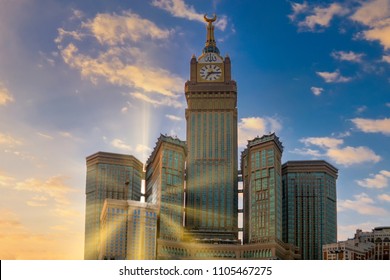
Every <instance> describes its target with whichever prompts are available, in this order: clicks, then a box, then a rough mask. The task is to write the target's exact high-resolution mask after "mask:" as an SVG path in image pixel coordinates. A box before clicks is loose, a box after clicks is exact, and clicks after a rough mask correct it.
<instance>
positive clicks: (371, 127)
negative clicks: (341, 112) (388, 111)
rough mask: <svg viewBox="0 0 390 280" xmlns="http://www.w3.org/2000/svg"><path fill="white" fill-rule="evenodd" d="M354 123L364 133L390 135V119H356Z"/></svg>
mask: <svg viewBox="0 0 390 280" xmlns="http://www.w3.org/2000/svg"><path fill="white" fill-rule="evenodd" d="M352 122H353V123H354V124H355V125H356V127H357V128H358V129H360V130H361V131H363V132H367V133H383V134H385V135H390V118H384V119H379V120H373V119H363V118H355V119H352Z"/></svg>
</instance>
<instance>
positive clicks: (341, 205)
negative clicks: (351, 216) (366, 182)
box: [337, 193, 389, 216]
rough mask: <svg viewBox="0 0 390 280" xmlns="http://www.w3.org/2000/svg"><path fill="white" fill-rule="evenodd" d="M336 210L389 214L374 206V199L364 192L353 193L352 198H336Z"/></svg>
mask: <svg viewBox="0 0 390 280" xmlns="http://www.w3.org/2000/svg"><path fill="white" fill-rule="evenodd" d="M337 207H338V211H339V212H342V211H346V210H352V211H355V212H358V213H359V214H361V215H370V216H386V215H389V213H388V211H387V210H385V209H383V208H380V207H376V206H375V201H374V200H373V199H372V198H370V197H369V196H368V195H367V194H366V193H361V194H358V195H354V200H351V199H346V200H338V202H337Z"/></svg>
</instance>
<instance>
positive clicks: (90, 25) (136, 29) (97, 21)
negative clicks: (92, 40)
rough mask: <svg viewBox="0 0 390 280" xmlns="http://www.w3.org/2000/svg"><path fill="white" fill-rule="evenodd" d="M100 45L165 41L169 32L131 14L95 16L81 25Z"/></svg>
mask: <svg viewBox="0 0 390 280" xmlns="http://www.w3.org/2000/svg"><path fill="white" fill-rule="evenodd" d="M82 27H85V28H87V29H89V30H90V31H91V32H92V34H93V35H94V36H95V37H96V39H97V40H98V41H99V42H100V43H101V44H108V45H111V46H113V45H119V44H120V45H123V44H125V43H127V42H129V41H132V42H138V41H140V40H143V39H146V38H150V39H167V38H168V37H169V36H170V34H171V31H170V30H167V29H162V28H159V27H158V26H157V25H156V24H155V23H153V22H152V21H150V20H148V19H144V18H141V17H140V16H139V15H137V14H134V13H131V12H123V14H122V15H116V14H97V15H96V17H95V18H94V19H92V20H89V21H87V22H85V23H83V25H82Z"/></svg>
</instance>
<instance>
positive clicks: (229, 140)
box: [186, 108, 237, 238]
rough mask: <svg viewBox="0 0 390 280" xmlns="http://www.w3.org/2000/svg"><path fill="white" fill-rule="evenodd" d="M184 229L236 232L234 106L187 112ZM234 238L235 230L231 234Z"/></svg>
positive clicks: (235, 123) (210, 235)
mask: <svg viewBox="0 0 390 280" xmlns="http://www.w3.org/2000/svg"><path fill="white" fill-rule="evenodd" d="M187 112H190V113H189V118H188V124H187V125H188V127H187V137H188V138H187V139H189V141H188V142H189V143H188V147H189V151H188V159H187V189H186V194H187V207H186V228H187V229H188V230H190V231H191V230H193V231H198V232H201V231H207V232H208V233H209V235H208V238H212V236H213V234H212V232H213V231H215V232H217V233H218V236H219V237H220V236H221V233H223V232H224V231H225V232H235V231H237V159H236V156H234V155H236V154H237V144H236V143H237V122H236V119H235V117H234V112H235V109H234V108H233V109H230V110H228V111H227V112H223V111H220V110H216V111H215V112H213V111H210V110H204V111H203V110H196V111H193V112H192V111H187ZM230 238H236V233H234V234H233V235H230Z"/></svg>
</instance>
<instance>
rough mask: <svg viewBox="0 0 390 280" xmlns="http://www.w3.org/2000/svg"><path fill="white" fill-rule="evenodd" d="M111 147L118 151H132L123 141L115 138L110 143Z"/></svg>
mask: <svg viewBox="0 0 390 280" xmlns="http://www.w3.org/2000/svg"><path fill="white" fill-rule="evenodd" d="M111 145H112V146H113V147H114V148H117V149H119V150H123V151H126V152H131V151H133V148H132V147H131V146H130V145H127V144H126V143H125V142H124V141H123V140H121V139H118V138H115V139H113V140H112V141H111Z"/></svg>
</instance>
